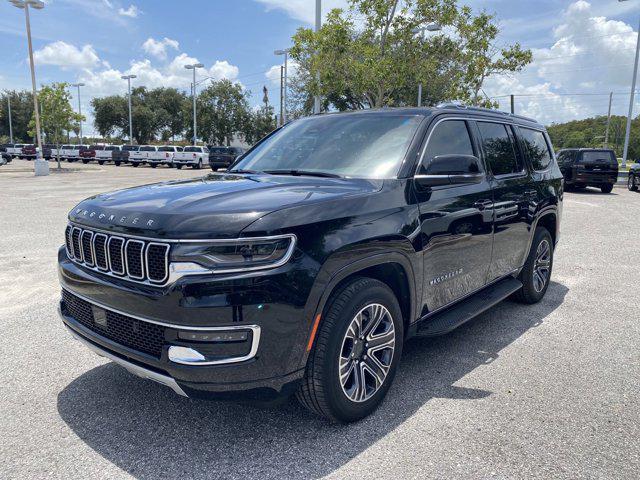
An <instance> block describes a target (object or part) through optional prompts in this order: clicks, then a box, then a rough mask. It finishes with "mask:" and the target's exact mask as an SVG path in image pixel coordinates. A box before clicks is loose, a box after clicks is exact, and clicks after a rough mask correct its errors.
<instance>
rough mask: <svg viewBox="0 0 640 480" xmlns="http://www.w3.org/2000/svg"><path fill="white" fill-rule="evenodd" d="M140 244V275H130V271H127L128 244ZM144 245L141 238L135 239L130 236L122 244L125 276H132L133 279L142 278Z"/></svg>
mask: <svg viewBox="0 0 640 480" xmlns="http://www.w3.org/2000/svg"><path fill="white" fill-rule="evenodd" d="M135 243H138V244H141V245H142V248H141V249H140V276H136V275H131V272H130V271H129V258H128V257H129V255H128V250H129V244H135ZM145 250H146V249H145V245H144V242H143V241H141V240H136V239H132V238H130V239H129V240H127V241H126V243H125V244H124V265H125V272H127V277H129V278H132V279H134V280H144V271H145V270H144V263H145V262H144V253H145Z"/></svg>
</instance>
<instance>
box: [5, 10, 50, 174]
mask: <svg viewBox="0 0 640 480" xmlns="http://www.w3.org/2000/svg"><path fill="white" fill-rule="evenodd" d="M10 1H11V3H12V4H13V6H14V7H17V8H21V9H23V10H24V16H25V21H26V24H27V44H28V47H29V66H30V67H31V88H32V89H33V113H34V116H35V119H36V138H37V140H38V149H37V150H36V159H35V161H34V162H33V169H34V173H35V175H36V176H40V175H49V163H48V162H47V161H46V160H43V159H42V136H41V133H40V108H39V107H38V92H37V91H36V71H35V67H34V65H33V47H32V45H31V23H30V22H29V7H31V8H35V9H36V10H42V9H43V8H44V2H42V1H40V0H10Z"/></svg>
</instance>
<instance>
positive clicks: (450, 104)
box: [436, 102, 539, 123]
mask: <svg viewBox="0 0 640 480" xmlns="http://www.w3.org/2000/svg"><path fill="white" fill-rule="evenodd" d="M436 108H457V109H458V110H470V111H474V112H481V113H482V112H484V113H493V114H499V115H504V116H505V117H511V118H519V119H521V120H526V121H527V122H533V123H539V122H538V121H537V120H536V119H534V118H531V117H525V116H524V115H516V114H515V113H509V112H504V111H502V110H496V109H494V108H485V107H474V106H469V105H465V104H463V103H453V102H444V103H439V104H438V105H436Z"/></svg>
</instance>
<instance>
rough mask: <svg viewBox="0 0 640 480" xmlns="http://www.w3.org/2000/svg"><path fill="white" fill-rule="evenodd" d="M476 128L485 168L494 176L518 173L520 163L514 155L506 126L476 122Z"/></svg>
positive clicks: (520, 167) (510, 137)
mask: <svg viewBox="0 0 640 480" xmlns="http://www.w3.org/2000/svg"><path fill="white" fill-rule="evenodd" d="M478 128H479V129H480V135H481V136H482V148H483V150H484V154H485V157H486V160H487V166H488V167H489V168H490V169H491V172H492V173H493V174H494V175H508V174H510V173H520V172H521V171H522V163H521V162H520V161H519V159H518V157H517V155H516V150H515V148H514V144H513V139H512V136H511V135H510V134H509V131H508V130H507V126H506V125H503V124H501V123H487V122H478Z"/></svg>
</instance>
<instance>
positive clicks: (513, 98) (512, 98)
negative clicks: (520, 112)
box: [511, 95, 516, 114]
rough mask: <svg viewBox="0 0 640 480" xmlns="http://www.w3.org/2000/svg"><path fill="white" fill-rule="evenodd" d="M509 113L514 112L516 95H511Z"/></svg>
mask: <svg viewBox="0 0 640 480" xmlns="http://www.w3.org/2000/svg"><path fill="white" fill-rule="evenodd" d="M511 113H512V114H514V113H516V96H515V95H511Z"/></svg>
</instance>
